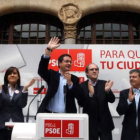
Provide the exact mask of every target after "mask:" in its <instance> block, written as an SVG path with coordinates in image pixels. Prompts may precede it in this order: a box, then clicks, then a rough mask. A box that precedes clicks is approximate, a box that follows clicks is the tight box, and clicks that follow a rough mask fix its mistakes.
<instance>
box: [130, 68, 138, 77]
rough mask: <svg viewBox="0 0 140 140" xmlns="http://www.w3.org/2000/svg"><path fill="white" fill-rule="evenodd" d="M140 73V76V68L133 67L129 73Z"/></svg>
mask: <svg viewBox="0 0 140 140" xmlns="http://www.w3.org/2000/svg"><path fill="white" fill-rule="evenodd" d="M134 72H135V73H138V74H139V77H140V70H139V69H133V70H130V72H129V74H132V73H134Z"/></svg>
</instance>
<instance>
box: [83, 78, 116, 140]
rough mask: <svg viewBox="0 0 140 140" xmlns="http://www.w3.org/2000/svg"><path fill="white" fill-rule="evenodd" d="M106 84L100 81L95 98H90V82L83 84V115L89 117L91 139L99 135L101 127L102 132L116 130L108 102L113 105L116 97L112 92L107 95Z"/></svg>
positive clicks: (96, 87)
mask: <svg viewBox="0 0 140 140" xmlns="http://www.w3.org/2000/svg"><path fill="white" fill-rule="evenodd" d="M105 83H106V81H103V80H98V82H97V84H96V86H95V93H94V95H93V97H90V96H89V90H88V80H87V81H85V82H83V83H81V87H82V89H83V90H84V93H85V98H84V102H83V104H82V106H83V113H87V114H88V115H89V134H90V137H92V136H93V137H94V135H96V134H97V131H98V128H99V125H100V128H101V131H102V132H110V131H112V130H113V129H114V124H113V120H112V116H111V114H110V111H109V107H108V102H110V103H113V102H114V101H115V96H114V94H113V93H112V91H111V90H110V91H109V93H105ZM91 135H92V136H91Z"/></svg>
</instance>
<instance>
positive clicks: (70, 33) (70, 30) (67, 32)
mask: <svg viewBox="0 0 140 140" xmlns="http://www.w3.org/2000/svg"><path fill="white" fill-rule="evenodd" d="M76 33H77V30H76V27H73V26H65V27H64V37H65V39H66V38H74V39H75V38H76Z"/></svg>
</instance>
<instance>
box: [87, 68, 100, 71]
mask: <svg viewBox="0 0 140 140" xmlns="http://www.w3.org/2000/svg"><path fill="white" fill-rule="evenodd" d="M89 70H90V71H94V70H95V71H98V70H99V69H98V68H95V69H94V68H92V69H89Z"/></svg>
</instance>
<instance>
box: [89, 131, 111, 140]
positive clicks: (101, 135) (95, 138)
mask: <svg viewBox="0 0 140 140" xmlns="http://www.w3.org/2000/svg"><path fill="white" fill-rule="evenodd" d="M93 133H94V132H93ZM99 139H100V140H112V132H101V131H98V132H97V133H96V134H95V133H94V134H90V135H89V140H99Z"/></svg>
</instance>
